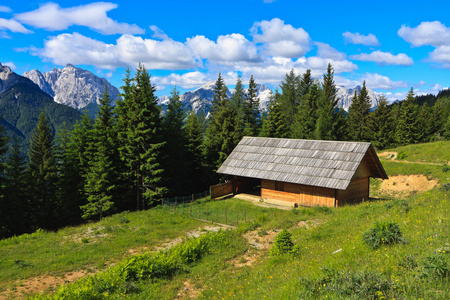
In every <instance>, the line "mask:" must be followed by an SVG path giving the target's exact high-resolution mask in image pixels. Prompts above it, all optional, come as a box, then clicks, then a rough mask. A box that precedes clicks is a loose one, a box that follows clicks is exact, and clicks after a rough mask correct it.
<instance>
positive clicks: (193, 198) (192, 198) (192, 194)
mask: <svg viewBox="0 0 450 300" xmlns="http://www.w3.org/2000/svg"><path fill="white" fill-rule="evenodd" d="M192 202H194V194H192Z"/></svg>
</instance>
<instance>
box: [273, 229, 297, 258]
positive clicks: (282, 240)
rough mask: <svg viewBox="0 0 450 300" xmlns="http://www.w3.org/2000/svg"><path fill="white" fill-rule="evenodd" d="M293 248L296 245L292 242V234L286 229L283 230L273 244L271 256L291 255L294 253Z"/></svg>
mask: <svg viewBox="0 0 450 300" xmlns="http://www.w3.org/2000/svg"><path fill="white" fill-rule="evenodd" d="M293 247H294V243H293V242H292V239H291V234H290V233H289V232H288V231H287V230H286V229H283V230H281V232H280V233H279V234H278V235H277V236H276V237H275V242H274V243H273V246H272V248H271V249H270V254H271V255H281V254H285V253H289V252H291V251H292V249H293Z"/></svg>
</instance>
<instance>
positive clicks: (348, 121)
mask: <svg viewBox="0 0 450 300" xmlns="http://www.w3.org/2000/svg"><path fill="white" fill-rule="evenodd" d="M227 84H235V88H234V90H233V91H232V94H231V97H229V96H227V91H228V88H227ZM155 92H156V86H155V85H154V84H153V83H152V80H151V75H150V74H149V72H148V71H147V70H146V69H145V67H143V66H142V65H140V66H139V67H138V68H137V69H136V70H130V69H128V70H127V73H126V76H125V78H124V80H123V86H122V87H121V98H120V99H119V100H118V101H116V103H112V100H111V98H110V95H109V94H108V91H107V90H106V91H105V92H104V93H103V95H102V98H101V101H100V107H99V110H98V112H97V115H96V117H95V118H94V119H92V118H90V117H89V116H88V114H87V113H85V114H84V116H83V118H82V119H81V121H80V122H77V124H76V125H74V126H73V128H69V126H66V127H65V128H62V129H61V130H59V131H58V132H56V133H55V132H54V130H52V128H51V126H50V124H49V121H48V116H47V115H46V114H45V113H44V112H43V111H42V113H41V115H40V116H39V120H38V125H37V127H36V128H34V131H33V136H32V140H31V143H30V146H29V149H28V155H27V156H25V155H23V152H22V151H21V147H22V146H21V145H20V144H19V140H18V139H17V138H7V136H6V135H5V133H4V128H0V197H1V198H0V238H5V237H9V236H13V235H19V234H22V233H27V232H34V231H36V230H37V229H39V228H41V229H45V230H56V229H58V228H61V227H63V226H67V225H76V224H80V223H83V222H86V221H89V220H99V219H101V218H103V217H106V216H108V215H112V214H115V213H119V212H122V211H134V210H145V209H149V208H151V207H153V206H155V205H157V204H159V203H160V201H161V199H162V198H163V197H174V196H185V195H190V194H193V193H199V192H203V191H205V190H208V189H209V186H210V185H212V184H216V183H218V182H220V181H223V180H225V178H223V177H220V176H219V175H218V174H216V173H215V171H216V170H217V169H218V168H219V167H220V165H221V164H222V162H223V161H224V160H225V159H226V158H227V156H228V155H229V154H230V153H231V151H232V150H233V149H234V147H235V146H236V145H237V143H238V142H239V141H240V140H241V139H242V137H244V136H262V137H278V138H294V139H318V140H345V141H361V142H371V143H372V144H373V145H374V147H375V148H376V149H377V150H380V149H386V148H390V147H394V146H401V145H408V144H416V143H423V142H429V141H435V140H441V139H445V140H450V91H449V90H443V91H441V92H439V94H437V95H436V96H434V95H425V96H416V95H415V94H414V90H413V89H412V88H411V90H410V91H409V93H408V94H407V96H406V99H404V100H403V101H398V102H394V103H388V101H387V100H386V98H385V97H384V96H382V97H381V99H380V101H379V103H378V106H376V107H375V108H371V104H370V99H369V96H368V92H367V88H366V82H364V83H363V85H362V88H361V90H360V92H359V93H356V92H355V94H354V96H353V100H352V104H351V106H350V108H349V110H348V111H344V110H343V109H340V108H339V107H338V100H339V99H338V97H337V96H336V85H335V81H334V71H333V67H332V65H330V64H329V65H328V68H327V71H326V73H325V74H323V77H320V78H314V77H313V76H312V75H311V71H310V70H307V71H306V72H305V73H304V74H296V73H295V72H294V70H292V71H291V72H289V73H287V74H286V75H285V77H284V79H283V81H282V82H281V84H280V85H279V88H278V89H276V90H275V91H274V92H273V94H272V95H271V100H270V104H269V106H268V109H267V111H261V110H260V106H259V99H258V98H257V97H256V94H257V93H256V92H257V83H256V82H255V81H254V79H253V76H252V77H251V78H250V79H249V81H248V82H244V81H243V80H242V78H240V77H239V78H238V79H237V82H236V83H229V82H228V83H225V82H224V80H223V79H222V77H221V74H220V73H219V74H218V78H217V81H216V83H215V87H214V98H213V103H212V107H211V110H210V112H209V114H208V115H204V114H202V113H199V114H195V113H194V112H192V111H184V110H183V109H182V104H181V102H180V101H179V100H180V92H179V91H178V90H177V88H176V87H175V88H173V90H172V92H171V95H170V101H169V103H168V106H167V110H166V111H164V112H162V110H161V108H160V107H159V106H158V99H157V97H156V96H155Z"/></svg>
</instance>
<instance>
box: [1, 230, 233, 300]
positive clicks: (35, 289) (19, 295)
mask: <svg viewBox="0 0 450 300" xmlns="http://www.w3.org/2000/svg"><path fill="white" fill-rule="evenodd" d="M226 228H233V227H232V226H228V225H223V224H215V225H210V226H204V227H201V228H198V229H195V230H193V231H190V232H188V233H187V234H186V237H187V238H190V237H199V236H200V235H202V234H205V233H207V232H210V231H215V232H217V231H219V230H220V229H226ZM95 237H99V235H98V234H95V232H94V231H93V230H92V229H90V228H89V229H88V230H87V232H86V233H85V234H83V235H81V236H71V237H68V239H70V240H71V241H76V242H81V239H82V238H90V239H94V238H95ZM182 241H183V238H176V239H173V240H169V241H166V242H165V243H163V244H161V245H160V246H158V247H155V248H154V249H153V251H158V250H161V249H163V250H166V249H169V248H171V247H173V246H175V245H177V244H179V243H181V242H182ZM90 242H91V241H90ZM148 249H149V248H148V247H145V246H144V247H140V248H133V249H129V250H128V251H127V253H128V254H129V255H130V256H131V255H137V254H142V253H145V252H147V251H148ZM105 264H106V265H108V266H112V265H114V263H111V264H110V263H109V262H105ZM86 268H88V266H87V267H86ZM99 271H101V270H98V269H94V270H92V271H88V270H80V271H73V272H68V273H66V274H64V275H62V276H51V275H41V276H37V277H30V278H27V279H24V280H18V281H16V282H14V284H13V287H12V288H9V289H7V290H5V291H3V292H1V293H0V300H3V299H27V298H28V295H33V294H39V293H42V292H44V291H47V292H48V291H55V290H56V289H57V288H58V287H59V286H60V285H62V284H66V283H71V282H74V281H77V280H78V279H80V278H81V277H83V276H86V275H91V274H95V273H97V272H99ZM188 290H190V289H188ZM197 294H198V292H197Z"/></svg>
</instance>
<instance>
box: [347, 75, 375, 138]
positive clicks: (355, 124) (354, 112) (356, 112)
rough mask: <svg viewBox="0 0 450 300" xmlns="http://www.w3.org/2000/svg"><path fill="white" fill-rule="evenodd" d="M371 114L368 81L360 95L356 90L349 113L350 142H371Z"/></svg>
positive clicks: (364, 83)
mask: <svg viewBox="0 0 450 300" xmlns="http://www.w3.org/2000/svg"><path fill="white" fill-rule="evenodd" d="M369 114H370V98H369V93H368V91H367V88H366V81H364V82H363V86H362V88H361V91H360V92H359V94H358V95H357V93H356V90H355V95H354V96H353V99H352V104H351V105H350V108H349V111H348V117H347V128H348V137H349V140H352V141H360V142H362V141H368V140H369V129H368V123H369V122H368V120H369Z"/></svg>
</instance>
